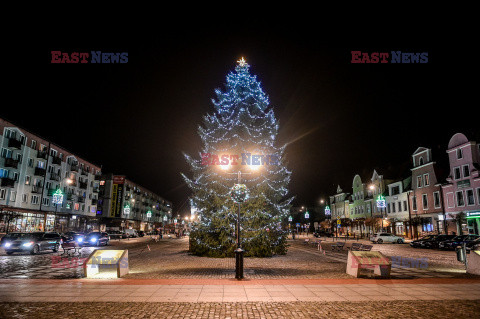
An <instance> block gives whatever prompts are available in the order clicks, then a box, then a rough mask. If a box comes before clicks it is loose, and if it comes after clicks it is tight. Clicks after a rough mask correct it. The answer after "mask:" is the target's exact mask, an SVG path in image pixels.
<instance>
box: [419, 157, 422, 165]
mask: <svg viewBox="0 0 480 319" xmlns="http://www.w3.org/2000/svg"><path fill="white" fill-rule="evenodd" d="M418 165H420V166H422V165H423V157H420V160H419V161H418Z"/></svg>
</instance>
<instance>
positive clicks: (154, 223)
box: [97, 174, 173, 231]
mask: <svg viewBox="0 0 480 319" xmlns="http://www.w3.org/2000/svg"><path fill="white" fill-rule="evenodd" d="M97 217H99V218H100V229H101V230H106V229H112V228H113V229H119V230H122V229H136V230H142V231H150V230H153V229H158V228H162V227H164V226H165V225H166V224H169V223H171V222H173V220H172V203H171V202H169V201H167V200H165V199H164V198H162V197H161V196H159V195H157V194H155V193H154V192H152V191H150V190H148V189H146V188H145V187H143V186H140V185H138V184H136V183H134V182H132V181H131V180H129V179H127V178H126V177H125V176H123V175H113V174H108V175H104V176H102V177H101V179H100V199H99V203H98V206H97Z"/></svg>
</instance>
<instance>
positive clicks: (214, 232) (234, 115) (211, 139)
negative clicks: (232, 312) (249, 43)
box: [182, 57, 293, 257]
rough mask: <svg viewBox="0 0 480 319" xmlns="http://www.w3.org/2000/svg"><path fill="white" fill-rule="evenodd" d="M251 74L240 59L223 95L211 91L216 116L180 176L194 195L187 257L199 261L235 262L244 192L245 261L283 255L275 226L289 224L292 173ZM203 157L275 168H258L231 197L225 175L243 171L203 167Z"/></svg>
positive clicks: (230, 180) (207, 120) (230, 178)
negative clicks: (248, 159)
mask: <svg viewBox="0 0 480 319" xmlns="http://www.w3.org/2000/svg"><path fill="white" fill-rule="evenodd" d="M249 69H250V65H249V64H248V63H247V61H246V60H245V58H243V57H242V58H240V59H239V60H238V61H237V65H236V67H235V72H230V73H229V74H228V75H227V81H226V86H225V89H223V90H222V89H216V90H215V94H216V98H215V99H212V103H213V106H214V111H213V112H212V113H210V114H207V115H205V116H204V118H203V125H201V126H199V129H198V132H199V135H200V138H201V141H202V148H201V149H200V150H199V154H198V155H199V156H198V157H197V156H189V155H186V154H185V158H186V160H187V162H188V163H189V165H190V168H191V171H192V175H191V177H187V176H186V175H185V174H182V176H183V178H184V180H185V182H186V183H187V185H188V186H189V188H190V189H191V190H192V197H191V201H192V205H194V206H195V207H196V209H197V214H198V215H199V217H200V220H199V221H198V222H196V223H195V225H193V227H192V231H191V233H190V238H191V239H192V241H191V243H193V244H192V245H191V251H192V252H193V253H195V254H198V255H203V256H215V257H225V256H233V251H234V248H235V237H234V234H235V225H236V223H237V215H238V214H237V212H236V210H237V209H238V204H237V203H236V200H235V198H237V197H236V196H237V195H242V194H243V192H244V191H245V190H248V192H246V195H245V196H246V197H247V196H248V201H246V202H245V203H244V204H242V207H241V225H242V232H243V235H242V247H243V248H244V249H245V255H246V256H271V255H273V254H281V253H285V252H286V232H285V231H283V230H282V229H281V228H280V227H279V226H278V225H280V224H281V222H282V220H285V218H287V216H288V212H289V210H290V207H291V205H290V203H291V201H292V200H293V197H289V196H288V189H287V185H288V183H289V182H290V176H291V171H289V170H288V169H287V168H286V166H285V165H284V161H285V159H284V151H285V147H286V145H282V146H277V143H276V139H277V135H278V130H279V125H278V121H277V119H276V118H275V114H274V111H273V108H272V107H271V106H270V101H269V99H268V96H267V95H266V94H265V92H264V91H263V89H262V87H261V84H260V82H259V81H258V80H257V78H256V76H255V75H252V74H250V70H249ZM202 153H209V154H242V153H252V154H275V155H277V156H278V158H279V163H278V164H279V165H269V166H262V168H261V169H259V170H258V171H256V172H255V174H251V175H249V176H248V178H247V179H246V180H242V183H244V185H245V188H241V189H237V190H236V193H235V195H232V185H234V184H235V183H236V178H235V176H234V175H228V174H226V173H227V172H229V171H233V170H237V169H242V168H240V167H234V165H224V166H223V167H221V168H218V167H212V166H206V165H202V164H201V154H202ZM239 166H240V165H239ZM267 229H268V230H269V231H268V232H267Z"/></svg>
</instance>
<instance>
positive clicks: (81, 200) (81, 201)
mask: <svg viewBox="0 0 480 319" xmlns="http://www.w3.org/2000/svg"><path fill="white" fill-rule="evenodd" d="M77 202H79V203H85V198H84V197H82V196H78V198H77Z"/></svg>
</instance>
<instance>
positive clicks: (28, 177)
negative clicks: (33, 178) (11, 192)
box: [25, 175, 30, 185]
mask: <svg viewBox="0 0 480 319" xmlns="http://www.w3.org/2000/svg"><path fill="white" fill-rule="evenodd" d="M25 185H30V176H28V175H27V176H25Z"/></svg>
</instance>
